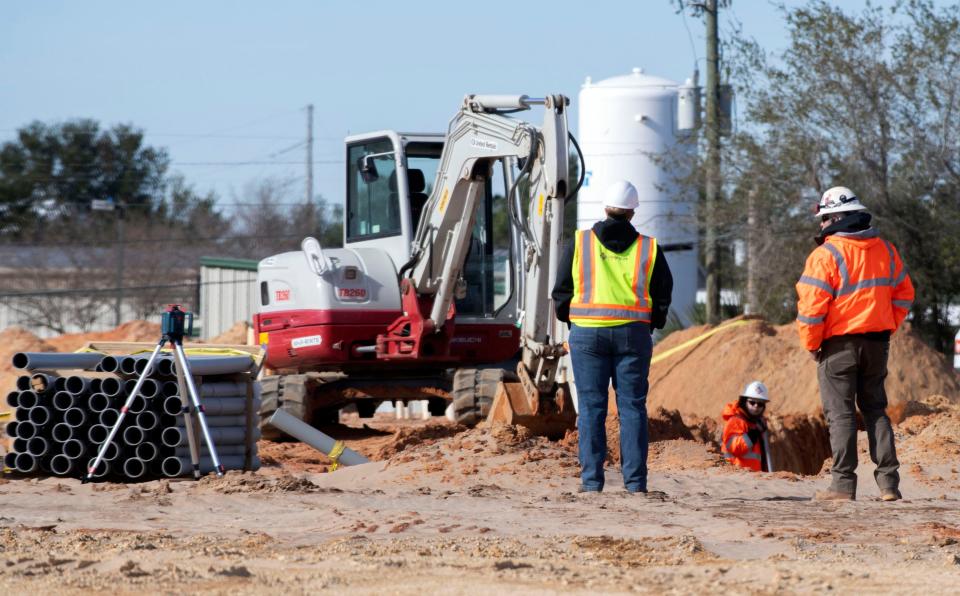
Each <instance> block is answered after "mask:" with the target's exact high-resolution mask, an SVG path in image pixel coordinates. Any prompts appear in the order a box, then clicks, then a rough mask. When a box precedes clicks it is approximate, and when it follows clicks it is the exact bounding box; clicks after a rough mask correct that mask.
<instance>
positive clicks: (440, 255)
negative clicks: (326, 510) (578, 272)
mask: <svg viewBox="0 0 960 596" xmlns="http://www.w3.org/2000/svg"><path fill="white" fill-rule="evenodd" d="M534 106H543V112H544V119H543V124H542V125H541V126H535V125H533V124H530V123H528V122H525V121H523V120H520V119H519V118H517V117H515V116H513V115H514V114H518V113H523V112H527V111H529V110H531V109H533V107H534ZM568 106H569V99H568V98H567V97H565V96H563V95H547V96H545V97H530V96H527V95H468V96H466V97H465V98H464V100H463V103H462V105H461V106H460V109H459V110H458V111H457V113H456V114H455V115H454V116H453V118H452V119H451V120H450V123H449V126H448V129H447V132H446V134H418V133H409V134H408V133H398V132H394V131H389V130H388V131H378V132H371V133H366V134H362V135H355V136H351V137H348V138H347V139H346V168H347V171H346V175H347V197H346V210H345V211H346V212H345V221H344V246H343V248H334V249H331V248H323V247H322V246H321V245H320V243H319V242H318V241H317V240H316V239H314V238H306V239H304V240H303V242H302V243H301V250H300V251H292V252H286V253H282V254H279V255H274V256H271V257H268V258H265V259H263V260H262V261H260V263H259V266H258V274H257V282H258V285H259V290H260V305H259V309H258V313H257V314H255V315H254V320H253V324H254V330H255V332H256V334H257V336H258V337H259V341H260V344H261V345H262V346H263V347H264V348H265V352H266V357H265V362H266V365H267V367H268V368H269V369H271V370H272V371H273V372H274V373H275V374H271V375H269V376H266V377H265V378H264V379H263V381H262V404H263V407H262V409H261V419H262V420H265V419H266V418H268V417H269V416H270V414H272V413H273V411H274V410H276V409H278V408H282V409H284V410H285V411H287V412H288V413H290V414H292V415H294V416H296V417H297V418H300V419H302V420H304V421H306V422H308V423H310V424H313V425H319V424H323V423H327V422H335V421H336V420H337V419H338V415H339V410H340V409H342V408H344V407H346V406H348V405H351V404H352V405H354V406H355V407H356V409H357V412H358V414H359V415H360V417H362V418H367V417H372V416H373V414H374V412H375V411H376V409H377V407H378V406H379V405H380V404H381V403H382V402H383V401H388V400H389V401H394V402H409V401H415V400H426V403H427V404H428V407H429V410H430V413H431V414H434V415H442V414H444V413H447V414H448V415H451V417H452V418H453V419H454V420H455V421H457V422H460V423H462V424H465V425H474V424H476V423H477V422H479V421H481V420H484V419H487V418H491V419H494V420H499V421H502V422H506V423H512V424H520V425H524V426H527V427H528V428H530V429H531V430H533V431H534V432H535V433H537V434H542V435H546V436H552V437H558V436H562V435H563V433H564V432H565V431H566V430H567V429H569V428H571V427H572V426H573V425H574V424H575V420H576V412H575V406H574V403H575V394H574V393H573V383H572V370H571V368H570V364H569V358H568V356H567V355H566V351H565V349H564V341H563V340H564V337H565V331H566V329H565V327H563V326H562V325H561V324H559V323H558V322H557V320H556V317H555V314H554V306H553V302H552V299H551V297H550V291H551V288H552V287H553V283H554V280H555V278H556V274H557V263H558V261H559V259H560V254H561V250H562V246H561V244H562V231H563V214H564V204H565V202H566V201H568V200H570V198H571V197H572V196H574V195H575V194H576V192H577V190H578V189H579V187H580V185H581V184H582V182H583V172H584V168H583V167H582V161H583V157H582V153H581V152H580V149H579V147H578V146H577V143H576V140H575V139H574V138H573V136H572V135H571V134H570V133H569V131H568V130H567V108H568ZM571 143H572V145H573V147H574V148H575V149H576V151H577V153H578V155H579V158H580V161H581V167H580V168H579V169H580V172H581V174H580V177H579V181H576V182H575V183H574V184H572V183H571V182H572V181H571V180H570V162H569V150H570V144H571ZM430 180H432V183H428V181H430ZM495 187H496V189H497V190H495ZM500 188H502V194H500V192H499V189H500ZM504 218H506V222H507V225H505V226H504V225H502V222H503V221H504ZM495 221H499V222H501V225H499V226H497V225H494V222H495ZM498 230H499V232H498ZM503 230H508V233H504V232H503ZM263 432H264V436H265V437H266V438H280V437H279V436H278V435H279V433H278V431H276V430H275V429H272V428H271V427H269V426H264V427H263Z"/></svg>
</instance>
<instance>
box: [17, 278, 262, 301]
mask: <svg viewBox="0 0 960 596" xmlns="http://www.w3.org/2000/svg"><path fill="white" fill-rule="evenodd" d="M249 283H251V280H249V279H234V280H230V281H206V282H200V281H185V282H181V283H176V284H153V285H140V286H123V287H119V288H74V289H69V290H36V291H27V292H6V293H0V299H17V298H38V297H44V296H72V295H84V296H90V295H98V294H111V293H116V292H124V293H126V292H146V291H149V290H173V289H183V288H194V289H196V288H200V287H203V286H223V285H236V284H249ZM192 291H193V290H192Z"/></svg>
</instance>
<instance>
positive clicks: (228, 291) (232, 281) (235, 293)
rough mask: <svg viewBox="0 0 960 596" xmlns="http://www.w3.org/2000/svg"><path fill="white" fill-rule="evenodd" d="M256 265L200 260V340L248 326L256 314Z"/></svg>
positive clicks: (223, 259) (257, 296) (203, 258)
mask: <svg viewBox="0 0 960 596" xmlns="http://www.w3.org/2000/svg"><path fill="white" fill-rule="evenodd" d="M258 299H259V292H257V261H254V260H251V259H227V258H215V257H201V258H200V305H199V308H198V309H197V310H198V311H199V313H200V317H201V319H202V326H201V331H200V338H201V339H204V340H208V339H210V338H213V337H216V336H218V335H220V334H221V333H223V332H224V331H226V330H228V329H230V328H231V327H233V326H234V325H235V324H236V323H237V322H238V321H246V322H248V323H249V322H251V321H252V320H253V315H254V313H255V312H257V300H258Z"/></svg>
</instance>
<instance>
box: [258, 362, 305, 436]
mask: <svg viewBox="0 0 960 596" xmlns="http://www.w3.org/2000/svg"><path fill="white" fill-rule="evenodd" d="M314 382H315V379H313V375H309V374H304V375H279V376H269V377H264V379H263V380H262V381H261V383H260V387H261V389H260V433H261V436H262V437H263V438H264V439H266V440H268V441H279V440H282V439H284V438H286V435H285V434H284V433H282V432H280V431H279V430H277V429H276V428H274V427H273V426H270V425H269V424H266V421H267V419H268V418H270V416H271V415H272V414H273V413H274V412H275V411H276V410H277V409H282V410H283V411H284V412H286V413H288V414H290V415H291V416H294V417H296V418H297V419H298V420H305V421H308V422H309V417H310V414H311V412H310V409H309V407H308V406H309V393H310V385H311V384H313V383H314Z"/></svg>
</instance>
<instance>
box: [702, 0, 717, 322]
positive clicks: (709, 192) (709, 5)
mask: <svg viewBox="0 0 960 596" xmlns="http://www.w3.org/2000/svg"><path fill="white" fill-rule="evenodd" d="M718 2H719V0H706V1H705V2H703V3H701V4H700V6H701V7H702V9H703V12H704V17H705V18H704V20H705V21H706V24H707V105H706V111H707V113H706V119H705V120H706V125H707V163H706V172H705V174H706V188H705V194H706V221H705V222H704V224H705V225H704V227H705V230H704V253H705V254H704V265H705V268H706V270H707V299H706V311H707V313H706V314H707V323H710V324H712V325H715V324H717V323H719V322H720V250H719V247H718V245H717V200H718V198H719V195H720V59H719V54H720V52H719V51H718V49H719V48H718V44H719V41H718V37H719V36H718V31H717V8H718Z"/></svg>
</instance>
